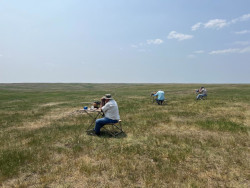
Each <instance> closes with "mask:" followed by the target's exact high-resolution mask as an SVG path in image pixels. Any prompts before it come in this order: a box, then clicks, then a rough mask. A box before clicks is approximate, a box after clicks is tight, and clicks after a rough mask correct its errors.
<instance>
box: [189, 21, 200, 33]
mask: <svg viewBox="0 0 250 188" xmlns="http://www.w3.org/2000/svg"><path fill="white" fill-rule="evenodd" d="M201 25H202V23H201V22H199V23H197V24H195V25H193V26H192V28H191V29H192V31H196V30H197V29H199V28H200V26H201Z"/></svg>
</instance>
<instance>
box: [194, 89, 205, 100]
mask: <svg viewBox="0 0 250 188" xmlns="http://www.w3.org/2000/svg"><path fill="white" fill-rule="evenodd" d="M196 92H197V93H198V95H197V97H196V100H199V99H203V97H206V96H207V90H206V88H204V87H201V88H200V89H199V90H197V91H196Z"/></svg>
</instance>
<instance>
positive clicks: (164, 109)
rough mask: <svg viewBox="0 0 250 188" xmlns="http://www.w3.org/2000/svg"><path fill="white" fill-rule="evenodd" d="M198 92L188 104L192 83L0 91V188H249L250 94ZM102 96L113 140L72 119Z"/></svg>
mask: <svg viewBox="0 0 250 188" xmlns="http://www.w3.org/2000/svg"><path fill="white" fill-rule="evenodd" d="M204 86H205V87H206V88H207V90H208V98H207V100H201V101H196V100H195V94H194V91H195V89H197V88H199V87H200V85H197V84H0V143H1V144H0V187H19V188H21V187H248V185H249V184H250V175H249V170H250V150H249V148H250V138H249V133H250V95H249V93H250V87H249V86H250V85H244V84H238V85H237V84H224V85H219V84H218V85H214V84H210V85H204ZM158 89H163V90H164V91H165V94H166V98H167V105H163V106H158V105H156V104H155V103H154V104H152V100H151V98H150V93H151V92H152V91H157V90H158ZM105 93H111V94H112V96H113V97H114V98H115V99H116V101H117V103H118V105H119V110H120V116H121V119H122V121H123V122H122V123H123V128H124V131H125V134H123V135H121V136H118V137H117V138H112V137H109V136H108V135H106V134H105V135H103V136H101V137H93V136H89V135H87V134H86V132H85V130H86V128H87V127H88V125H89V123H90V119H89V117H88V116H86V115H83V114H76V113H73V114H72V112H75V111H76V110H78V109H80V108H82V107H83V106H85V104H82V103H81V102H92V101H95V100H98V99H100V97H102V96H103V95H104V94H105Z"/></svg>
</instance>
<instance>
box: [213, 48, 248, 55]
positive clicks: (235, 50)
mask: <svg viewBox="0 0 250 188" xmlns="http://www.w3.org/2000/svg"><path fill="white" fill-rule="evenodd" d="M248 52H250V46H248V47H246V48H241V49H240V48H229V49H224V50H215V51H211V52H210V53H209V54H210V55H213V54H228V53H241V54H242V53H248Z"/></svg>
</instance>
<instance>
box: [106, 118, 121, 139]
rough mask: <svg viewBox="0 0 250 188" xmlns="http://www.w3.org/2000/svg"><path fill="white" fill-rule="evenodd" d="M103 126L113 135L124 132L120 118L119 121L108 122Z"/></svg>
mask: <svg viewBox="0 0 250 188" xmlns="http://www.w3.org/2000/svg"><path fill="white" fill-rule="evenodd" d="M102 128H103V129H104V130H105V131H106V132H107V133H108V134H110V135H111V136H113V137H116V136H117V135H119V134H121V133H123V130H122V120H119V121H118V122H117V123H109V124H106V125H104V126H103V127H102Z"/></svg>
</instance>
